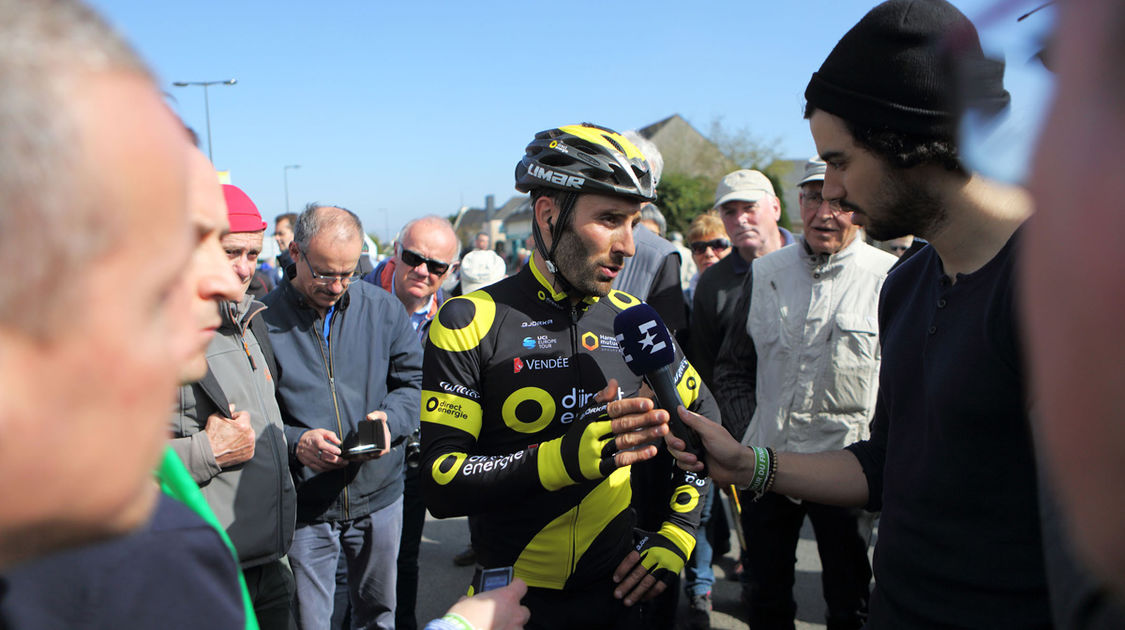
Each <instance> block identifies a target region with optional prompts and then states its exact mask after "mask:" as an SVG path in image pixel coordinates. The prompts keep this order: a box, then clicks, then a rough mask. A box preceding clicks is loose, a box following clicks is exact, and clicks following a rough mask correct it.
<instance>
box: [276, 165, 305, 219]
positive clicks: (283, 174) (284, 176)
mask: <svg viewBox="0 0 1125 630" xmlns="http://www.w3.org/2000/svg"><path fill="white" fill-rule="evenodd" d="M291 168H301V165H300V164H286V165H285V167H284V168H282V169H281V177H282V179H283V180H285V213H286V214H288V213H289V169H291Z"/></svg>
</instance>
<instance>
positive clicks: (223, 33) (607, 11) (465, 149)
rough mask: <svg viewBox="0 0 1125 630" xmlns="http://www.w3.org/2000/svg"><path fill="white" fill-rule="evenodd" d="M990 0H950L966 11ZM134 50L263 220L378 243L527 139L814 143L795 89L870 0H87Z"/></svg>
mask: <svg viewBox="0 0 1125 630" xmlns="http://www.w3.org/2000/svg"><path fill="white" fill-rule="evenodd" d="M994 3H995V0H954V4H956V5H957V6H958V7H960V8H961V9H962V10H963V11H964V12H965V13H966V14H967V15H968V16H969V17H970V18H975V17H977V16H979V15H980V14H981V12H982V10H983V9H984V8H985V7H988V6H989V5H991V4H994ZM91 4H93V6H95V7H96V8H98V9H99V10H100V11H101V12H102V13H103V15H105V16H106V17H107V18H108V19H109V20H110V21H111V22H112V23H113V24H114V25H115V26H117V27H118V28H119V29H120V30H121V31H123V32H124V34H125V36H126V37H127V38H128V39H129V40H130V41H131V42H132V43H133V45H134V46H135V47H136V48H137V49H138V50H139V51H140V53H141V54H142V55H143V56H144V57H145V59H146V60H147V61H148V62H149V64H150V65H151V66H152V67H153V69H154V71H155V72H156V73H157V75H158V77H159V78H160V80H161V83H162V86H163V87H164V88H165V89H166V90H167V91H168V92H169V93H170V94H171V95H172V96H173V97H174V99H175V100H174V103H173V106H174V107H175V108H176V110H177V111H178V112H179V113H180V115H181V116H182V117H183V118H184V120H185V121H187V123H188V124H189V125H191V126H193V127H194V128H195V129H196V130H197V131H198V132H199V133H200V135H201V136H203V138H204V146H203V149H204V150H205V151H206V125H205V122H204V120H205V119H204V104H203V92H202V89H201V88H198V87H188V88H176V87H172V86H171V83H172V82H173V81H204V80H222V79H228V78H237V79H238V84H237V85H234V86H214V87H211V88H210V89H209V96H210V112H211V133H212V137H213V141H214V147H213V152H214V157H215V164H216V166H217V167H218V168H220V169H228V170H230V171H231V177H232V183H234V184H237V185H238V186H240V187H241V188H243V189H244V190H245V191H246V192H247V193H248V194H249V195H250V197H251V198H252V199H254V201H255V202H256V203H257V204H258V207H259V208H260V209H261V211H262V214H263V215H265V216H266V218H267V220H269V221H271V224H272V218H273V216H275V215H277V214H279V213H281V212H284V211H285V207H286V199H285V194H284V184H283V167H284V166H285V165H287V164H300V165H301V168H300V169H298V170H290V171H289V178H288V179H289V193H290V206H291V208H292V209H293V210H297V209H299V208H301V207H302V206H303V205H304V204H305V203H306V202H308V201H320V202H324V203H332V204H338V205H343V206H345V207H348V208H350V209H352V210H354V211H355V212H356V213H357V214H359V216H360V218H361V219H362V220H363V222H364V226H365V228H366V229H367V231H369V232H376V233H378V234H379V235H380V236H382V237H385V236H386V235H387V234H388V232H390V233H393V232H395V231H396V230H397V228H398V227H399V226H401V225H402V224H403V223H405V222H406V221H407V220H409V219H411V218H414V217H417V216H421V215H423V214H429V213H436V214H440V215H451V214H453V213H455V212H456V211H457V209H458V208H459V207H460V206H461V205H462V204H464V205H468V206H481V205H483V202H484V197H485V195H488V194H494V195H496V200H497V203H503V202H504V201H505V200H507V199H508V198H509V197H510V196H511V195H514V194H516V192H515V190H514V188H513V176H512V172H513V169H514V167H515V163H516V161H517V160H518V159H519V157H520V156H521V155H522V153H523V148H524V146H525V145H526V144H527V142H528V141H529V140H530V139H531V137H532V136H533V135H534V134H535V133H536V132H537V131H540V130H543V129H546V128H549V127H555V126H558V125H563V124H570V123H575V122H582V121H590V122H595V123H598V124H602V125H605V126H609V127H612V128H615V129H617V130H619V131H623V130H625V129H630V128H636V127H642V126H645V125H648V124H650V123H653V122H656V121H657V120H660V119H663V118H665V117H667V116H669V115H671V114H676V113H678V114H680V115H681V116H683V117H684V118H685V119H687V120H688V122H690V123H692V124H693V125H694V126H695V127H696V128H697V129H699V130H700V131H702V132H707V130H708V129H709V128H710V125H711V122H712V121H713V120H715V119H722V121H723V124H724V126H726V127H727V128H728V129H732V130H736V129H741V128H746V129H748V130H750V132H751V133H753V134H754V135H755V136H758V137H760V138H764V139H772V138H777V139H779V141H780V145H779V146H780V149H781V153H782V155H783V156H784V157H793V158H804V157H808V156H809V155H812V154H813V153H814V145H813V142H812V138H811V136H810V135H809V131H808V126H807V124H806V122H805V121H804V120H802V119H801V109H802V107H803V103H804V101H803V97H802V94H803V92H804V87H805V84H806V83H807V82H808V78H809V76H810V75H811V74H812V72H813V71H815V70H816V69H817V68H818V67H819V65H820V63H821V62H822V61H823V60H824V57H825V56H826V55H827V54H828V52H829V51H830V50H831V49H832V46H834V45H835V43H836V41H837V40H838V39H839V37H840V36H841V35H843V34H844V32H846V31H847V29H849V28H850V27H851V26H852V25H853V24H854V23H855V22H856V21H857V20H858V19H859V18H860V17H862V16H863V14H864V13H865V12H866V11H867V10H868V9H870V8H871V7H872V6H874V4H875V3H872V2H853V1H850V0H831V1H829V0H809V1H806V2H763V1H758V0H742V1H733V0H732V1H727V2H720V1H711V0H702V1H695V2H683V1H681V2H664V1H663V0H656V1H650V2H644V3H613V2H604V1H603V2H588V1H586V0H577V1H572V2H556V3H546V2H543V3H540V2H518V3H517V2H487V1H485V2H458V3H454V2H383V1H374V0H369V1H362V2H361V1H359V0H341V1H324V2H315V3H314V2H288V1H283V0H273V1H269V2H267V1H264V0H247V1H233V0H226V1H222V2H219V1H215V0H193V1H192V2H152V1H149V0H92V2H91Z"/></svg>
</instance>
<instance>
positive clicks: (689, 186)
mask: <svg viewBox="0 0 1125 630" xmlns="http://www.w3.org/2000/svg"><path fill="white" fill-rule="evenodd" d="M717 184H718V182H717V181H712V180H711V179H710V178H707V177H703V176H694V177H693V176H691V175H684V174H682V173H664V176H663V177H661V178H660V186H659V187H658V188H657V192H658V193H659V194H660V197H659V199H657V200H656V204H657V205H658V206H660V210H661V211H662V212H663V213H664V219H665V220H666V221H667V222H668V231H669V232H672V231H679V232H682V233H683V234H687V231H688V226H690V225H691V220H692V219H694V218H695V217H696V216H698V215H699V214H700V213H701V212H706V211H707V210H709V209H710V208H711V204H712V203H713V202H714V194H715V186H716V185H717Z"/></svg>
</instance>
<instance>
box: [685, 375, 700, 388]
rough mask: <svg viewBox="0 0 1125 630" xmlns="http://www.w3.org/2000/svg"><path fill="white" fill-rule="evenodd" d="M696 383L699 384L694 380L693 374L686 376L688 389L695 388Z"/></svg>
mask: <svg viewBox="0 0 1125 630" xmlns="http://www.w3.org/2000/svg"><path fill="white" fill-rule="evenodd" d="M697 385H699V383H696V382H695V377H694V376H689V377H687V388H688V389H695V388H696V386H697Z"/></svg>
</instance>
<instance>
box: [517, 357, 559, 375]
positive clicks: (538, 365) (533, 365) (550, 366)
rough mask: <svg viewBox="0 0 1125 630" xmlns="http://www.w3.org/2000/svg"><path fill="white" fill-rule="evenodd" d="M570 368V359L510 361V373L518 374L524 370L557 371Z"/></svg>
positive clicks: (518, 358)
mask: <svg viewBox="0 0 1125 630" xmlns="http://www.w3.org/2000/svg"><path fill="white" fill-rule="evenodd" d="M568 367H570V357H552V358H549V359H521V358H520V357H516V358H514V359H512V373H513V374H519V373H520V372H522V371H524V370H528V371H539V370H558V369H561V368H568Z"/></svg>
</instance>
